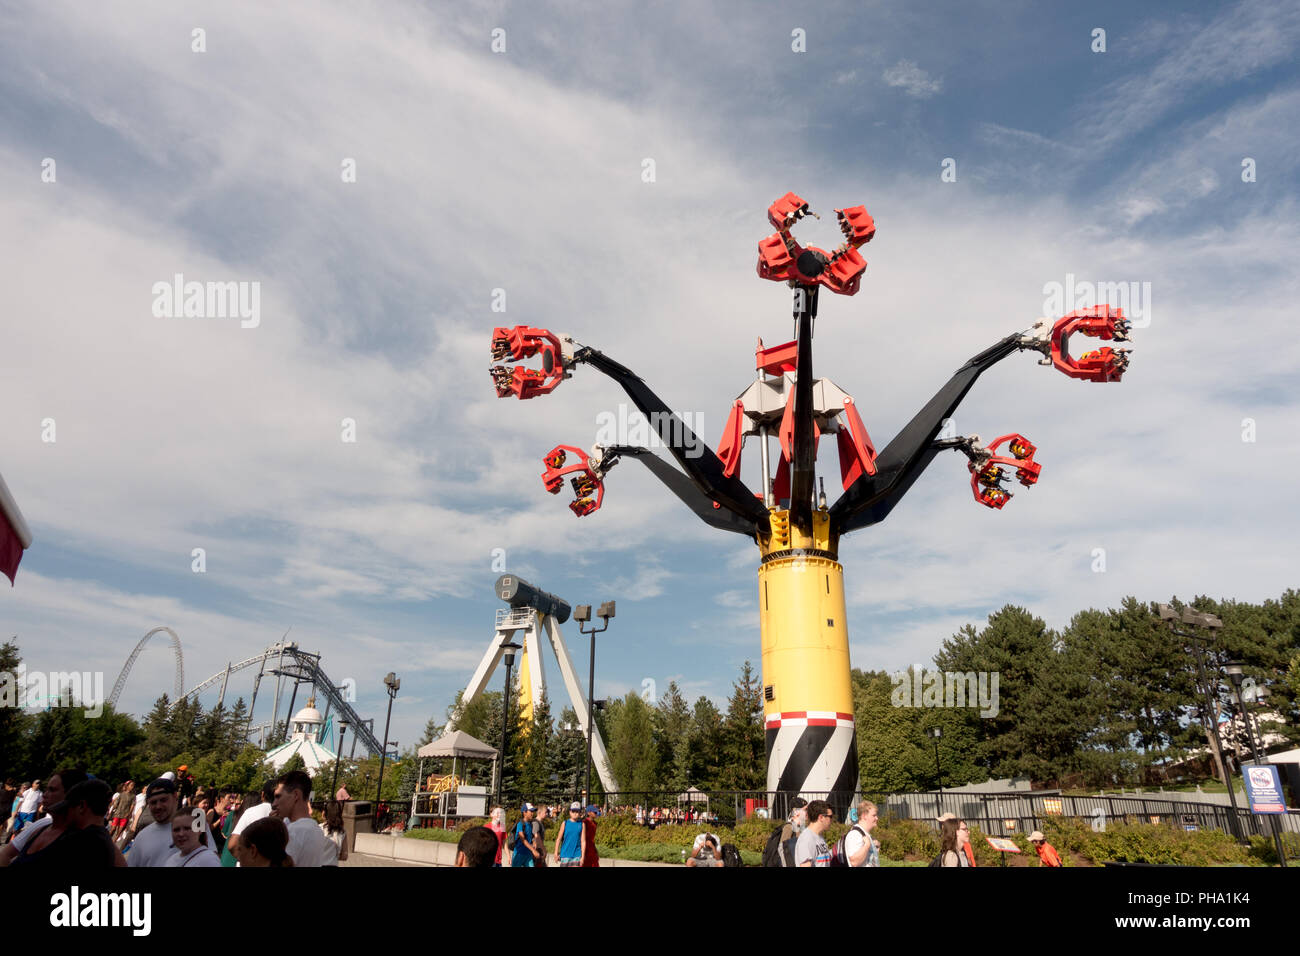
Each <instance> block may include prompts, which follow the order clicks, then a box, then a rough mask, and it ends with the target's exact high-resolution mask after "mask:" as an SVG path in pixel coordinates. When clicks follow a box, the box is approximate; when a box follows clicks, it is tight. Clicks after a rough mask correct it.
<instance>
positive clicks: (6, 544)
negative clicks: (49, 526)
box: [0, 475, 32, 585]
mask: <svg viewBox="0 0 1300 956" xmlns="http://www.w3.org/2000/svg"><path fill="white" fill-rule="evenodd" d="M31 544H32V532H31V529H29V528H28V527H27V522H26V521H24V520H23V513H22V512H21V511H19V510H18V502H16V501H14V496H13V495H11V494H10V493H9V486H8V485H6V484H5V480H4V476H2V475H0V573H3V574H4V576H5V577H7V578H8V579H9V583H10V585H12V584H13V580H14V575H15V574H17V573H18V562H19V561H21V560H22V559H23V552H24V551H25V550H27V549H28V548H29V547H31Z"/></svg>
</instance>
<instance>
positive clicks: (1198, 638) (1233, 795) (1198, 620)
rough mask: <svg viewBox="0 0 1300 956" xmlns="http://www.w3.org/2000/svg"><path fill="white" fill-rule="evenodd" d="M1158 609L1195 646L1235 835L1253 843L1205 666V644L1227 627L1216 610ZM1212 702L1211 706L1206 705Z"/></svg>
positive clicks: (1165, 606) (1172, 628)
mask: <svg viewBox="0 0 1300 956" xmlns="http://www.w3.org/2000/svg"><path fill="white" fill-rule="evenodd" d="M1156 610H1157V611H1158V612H1159V614H1160V620H1162V621H1166V622H1168V624H1169V630H1170V631H1171V632H1173V634H1174V636H1176V637H1181V638H1183V639H1184V640H1186V641H1190V642H1191V646H1192V647H1193V649H1195V651H1196V671H1197V674H1198V680H1197V689H1198V691H1199V690H1200V689H1202V688H1203V689H1204V692H1205V696H1204V698H1203V699H1202V701H1201V708H1202V711H1203V712H1204V713H1207V714H1208V715H1209V724H1210V727H1209V731H1210V739H1211V741H1212V742H1213V744H1214V750H1215V752H1216V753H1217V755H1218V758H1219V773H1220V774H1222V776H1223V783H1224V785H1225V786H1226V787H1227V788H1228V802H1229V803H1231V804H1232V835H1233V836H1234V837H1236V839H1237V840H1238V842H1240V843H1242V844H1246V843H1249V841H1248V840H1247V839H1246V836H1245V834H1244V833H1242V831H1241V820H1240V819H1239V816H1238V813H1239V811H1238V810H1237V791H1236V789H1235V788H1234V787H1233V780H1234V777H1233V773H1232V770H1231V768H1230V767H1229V766H1228V756H1227V754H1225V753H1224V752H1223V738H1222V737H1220V736H1219V702H1218V695H1217V694H1215V693H1214V692H1213V687H1212V684H1211V681H1210V679H1209V676H1208V674H1207V671H1206V667H1205V645H1206V644H1210V643H1212V642H1213V641H1214V640H1215V639H1216V636H1217V635H1218V632H1219V631H1220V629H1222V627H1223V621H1221V620H1220V619H1219V618H1217V617H1215V616H1214V615H1213V614H1201V613H1199V612H1197V611H1193V610H1192V609H1191V608H1185V609H1184V610H1183V612H1182V614H1181V615H1180V614H1179V613H1178V612H1177V611H1176V610H1174V609H1173V608H1172V607H1170V606H1169V605H1168V604H1159V605H1157V606H1156ZM1179 623H1182V624H1184V625H1186V626H1187V627H1188V628H1189V629H1190V630H1188V631H1180V630H1179V629H1178V624H1179ZM1198 627H1202V628H1205V629H1206V630H1208V631H1209V632H1210V633H1209V635H1208V636H1206V635H1204V634H1198V633H1197V632H1196V628H1198ZM1207 704H1208V705H1209V706H1208V707H1207V706H1206V705H1207Z"/></svg>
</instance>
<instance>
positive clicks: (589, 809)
mask: <svg viewBox="0 0 1300 956" xmlns="http://www.w3.org/2000/svg"><path fill="white" fill-rule="evenodd" d="M587 812H588V813H600V811H599V810H597V809H596V805H595V804H594V803H589V804H587Z"/></svg>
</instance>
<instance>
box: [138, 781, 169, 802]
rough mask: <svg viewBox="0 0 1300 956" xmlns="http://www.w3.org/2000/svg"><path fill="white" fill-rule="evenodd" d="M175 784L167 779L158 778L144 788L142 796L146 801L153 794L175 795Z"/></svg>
mask: <svg viewBox="0 0 1300 956" xmlns="http://www.w3.org/2000/svg"><path fill="white" fill-rule="evenodd" d="M175 792H176V783H175V782H174V781H173V780H171V779H170V778H168V777H159V778H158V779H157V780H155V781H154V782H153V783H151V784H149V786H148V787H146V788H145V791H144V796H145V799H146V800H148V799H149V798H150V797H152V796H153V795H154V794H155V793H175Z"/></svg>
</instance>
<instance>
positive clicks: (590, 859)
mask: <svg viewBox="0 0 1300 956" xmlns="http://www.w3.org/2000/svg"><path fill="white" fill-rule="evenodd" d="M582 826H583V828H584V829H585V831H586V832H585V833H583V837H584V839H586V841H587V854H586V856H584V857H583V858H582V865H583V866H600V854H599V853H597V852H596V806H595V804H590V805H588V807H587V815H586V816H585V817H584V818H583V820H582Z"/></svg>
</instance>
